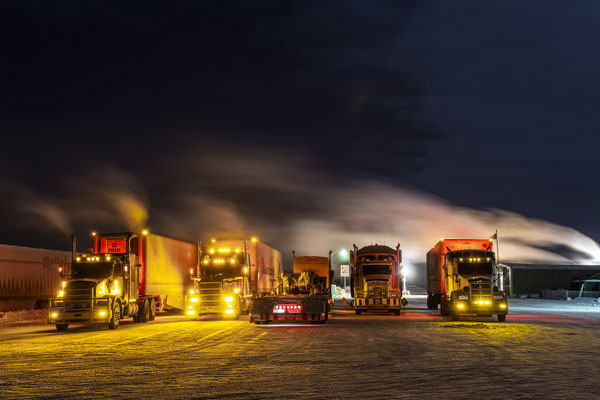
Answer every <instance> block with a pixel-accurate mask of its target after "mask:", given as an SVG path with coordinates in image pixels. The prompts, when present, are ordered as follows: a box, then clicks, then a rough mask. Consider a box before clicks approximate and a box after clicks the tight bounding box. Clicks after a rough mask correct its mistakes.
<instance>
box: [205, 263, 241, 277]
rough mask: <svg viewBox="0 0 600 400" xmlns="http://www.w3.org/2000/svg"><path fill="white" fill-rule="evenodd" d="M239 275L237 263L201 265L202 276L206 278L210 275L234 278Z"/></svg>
mask: <svg viewBox="0 0 600 400" xmlns="http://www.w3.org/2000/svg"><path fill="white" fill-rule="evenodd" d="M237 275H239V266H238V265H233V266H230V265H219V266H216V265H215V266H213V265H207V266H202V277H203V278H208V277H210V276H213V277H217V276H218V277H219V278H224V279H226V278H235V277H236V276H237Z"/></svg>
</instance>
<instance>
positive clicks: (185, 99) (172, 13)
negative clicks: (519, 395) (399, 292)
mask: <svg viewBox="0 0 600 400" xmlns="http://www.w3.org/2000/svg"><path fill="white" fill-rule="evenodd" d="M322 3H323V2H318V1H302V2H292V1H290V2H284V1H270V2H260V1H253V2H225V1H214V2H201V1H197V2H185V1H181V2H177V4H176V5H174V4H168V5H167V3H165V2H139V3H135V2H81V1H68V2H59V3H47V2H43V1H30V2H3V3H1V4H0V42H1V49H2V59H3V61H2V63H1V64H0V68H1V71H2V74H1V76H2V90H1V91H0V93H1V96H0V102H1V104H0V131H1V132H2V138H3V140H2V146H1V147H0V155H1V158H0V171H1V172H0V195H1V199H0V205H1V212H0V216H1V218H2V224H1V225H0V243H6V244H17V245H26V246H33V247H45V248H57V249H68V248H69V246H70V243H69V236H70V234H71V233H72V232H77V233H78V235H80V236H84V237H85V236H87V235H88V234H89V232H90V231H91V230H101V231H119V230H124V229H139V228H141V227H148V228H149V229H151V230H152V231H153V232H157V233H161V234H165V235H168V236H173V237H177V238H181V239H185V240H190V241H195V240H196V239H197V238H207V237H210V236H213V235H214V234H217V235H219V234H220V235H226V234H245V235H252V234H256V235H258V236H260V237H261V239H262V240H264V241H265V242H267V243H269V244H272V245H273V246H274V247H276V248H278V249H280V250H281V251H283V252H285V253H287V252H289V251H290V250H291V249H292V248H295V249H296V250H297V251H298V250H300V251H301V252H304V253H312V254H317V253H320V252H324V251H326V250H327V249H329V248H333V249H335V248H337V247H341V246H343V247H346V248H348V247H349V246H351V244H352V243H357V244H359V245H362V244H369V243H371V242H376V241H380V243H381V242H386V243H387V244H395V243H396V242H400V243H401V244H402V246H403V248H404V249H405V254H406V255H407V256H408V258H407V262H410V260H414V262H415V263H416V262H417V261H418V260H421V259H422V260H424V253H425V252H426V251H427V249H428V248H429V247H431V246H432V245H433V244H434V243H435V241H436V240H437V238H439V237H450V236H455V237H460V236H482V235H491V234H493V232H494V231H495V230H496V229H498V231H499V235H500V238H501V239H503V238H504V239H505V240H506V242H505V243H506V246H505V247H504V249H505V251H506V252H505V253H504V256H505V257H508V258H509V259H511V260H514V261H525V260H551V261H555V262H600V250H599V249H598V246H597V245H596V244H595V242H594V241H597V240H599V239H600V227H598V225H597V216H598V211H599V209H600V202H599V201H598V198H599V197H600V189H599V188H598V185H597V182H598V181H600V179H599V178H600V176H599V175H600V168H598V167H597V165H596V164H597V155H596V153H597V150H598V148H600V146H599V142H600V137H599V136H598V135H597V132H598V131H599V128H600V113H599V112H598V110H599V109H600V71H599V70H600V47H598V43H600V24H598V23H597V19H598V17H597V16H598V15H599V12H600V5H598V4H596V3H595V2H577V3H576V4H575V3H573V2H558V1H556V2H552V1H538V2H536V1H528V2H487V1H461V2H443V1H439V2H435V1H429V2H421V1H414V2H411V1H404V2H396V1H389V2H386V1H377V2H368V1H345V0H344V1H332V2H326V3H325V4H322ZM586 236H587V237H586ZM588 237H589V238H588ZM590 238H591V239H590ZM500 243H501V246H502V242H500Z"/></svg>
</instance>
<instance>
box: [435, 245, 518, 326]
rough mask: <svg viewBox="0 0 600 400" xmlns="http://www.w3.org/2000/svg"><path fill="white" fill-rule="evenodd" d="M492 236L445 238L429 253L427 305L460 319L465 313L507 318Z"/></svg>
mask: <svg viewBox="0 0 600 400" xmlns="http://www.w3.org/2000/svg"><path fill="white" fill-rule="evenodd" d="M500 280H501V277H500V274H499V271H498V268H497V262H496V254H495V252H494V251H493V250H492V239H442V240H440V241H439V242H438V243H437V244H436V245H435V246H433V248H432V249H431V250H429V252H428V253H427V307H428V308H429V309H437V308H438V305H439V306H440V313H441V315H443V316H452V319H453V320H458V319H459V316H460V315H461V314H477V315H479V316H491V315H493V314H496V315H497V316H498V321H500V322H503V321H505V320H506V314H507V313H508V303H507V300H506V293H505V292H503V291H500V290H498V287H497V286H496V285H497V283H498V282H500Z"/></svg>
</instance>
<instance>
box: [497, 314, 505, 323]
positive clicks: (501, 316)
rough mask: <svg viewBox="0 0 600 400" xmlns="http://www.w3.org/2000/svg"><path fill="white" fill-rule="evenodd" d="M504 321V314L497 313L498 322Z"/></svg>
mask: <svg viewBox="0 0 600 400" xmlns="http://www.w3.org/2000/svg"><path fill="white" fill-rule="evenodd" d="M504 321H506V314H498V322H504Z"/></svg>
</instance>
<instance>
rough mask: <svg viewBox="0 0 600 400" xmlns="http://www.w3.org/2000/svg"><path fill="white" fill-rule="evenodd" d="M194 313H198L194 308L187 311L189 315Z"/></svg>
mask: <svg viewBox="0 0 600 400" xmlns="http://www.w3.org/2000/svg"><path fill="white" fill-rule="evenodd" d="M194 314H196V312H195V311H194V310H189V311H188V312H187V315H194Z"/></svg>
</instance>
